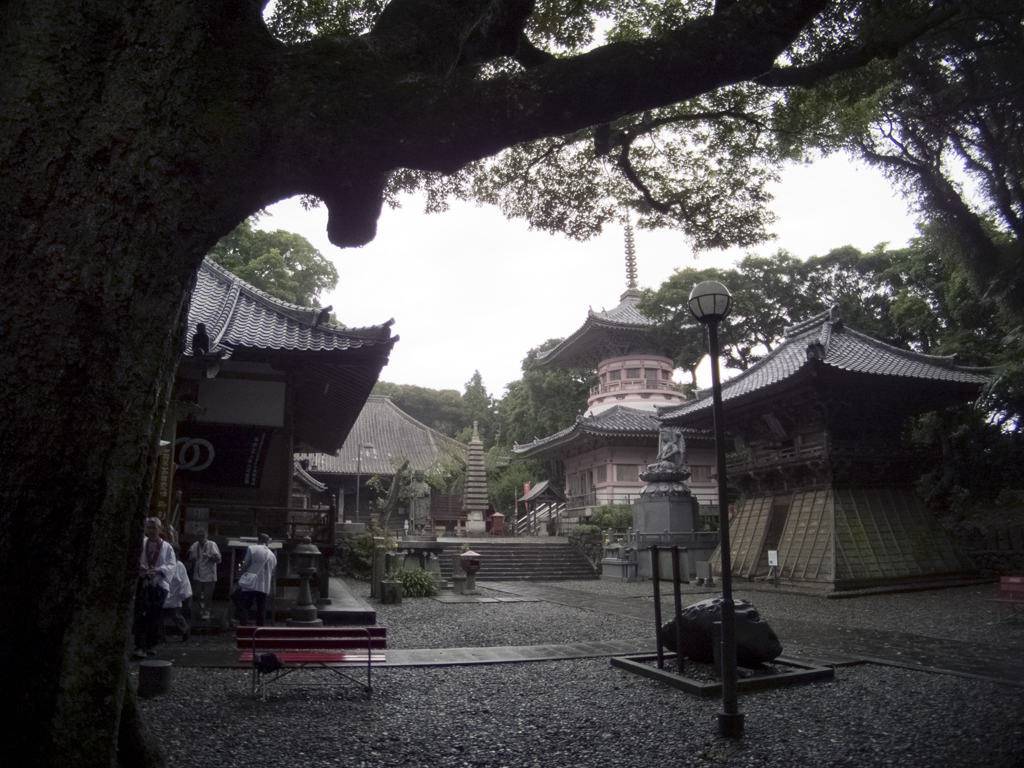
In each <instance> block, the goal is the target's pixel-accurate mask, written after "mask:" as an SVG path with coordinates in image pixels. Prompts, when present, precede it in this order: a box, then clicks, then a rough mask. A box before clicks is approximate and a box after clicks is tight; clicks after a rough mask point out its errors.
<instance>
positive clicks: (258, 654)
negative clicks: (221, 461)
mask: <svg viewBox="0 0 1024 768" xmlns="http://www.w3.org/2000/svg"><path fill="white" fill-rule="evenodd" d="M235 639H236V643H237V646H238V650H239V651H241V656H240V661H242V662H243V663H246V664H251V665H252V675H253V676H252V690H253V693H255V692H256V691H257V690H259V691H260V693H261V694H262V696H263V699H264V700H266V697H267V691H266V686H267V685H269V684H271V683H276V682H277V681H279V680H280V679H281V678H282V677H285V676H286V675H289V674H291V673H292V672H297V671H299V670H300V669H327V670H330V671H331V672H334V673H336V674H337V675H339V676H341V677H344V678H347V679H348V680H351V681H353V682H356V683H358V682H359V680H356V679H355V678H354V677H351V676H350V675H348V674H346V673H345V672H343V671H342V669H345V668H352V667H366V685H365V686H364V690H365V691H366V694H367V695H369V694H370V693H371V692H372V690H373V688H372V686H371V684H370V671H371V669H372V668H373V667H375V666H380V665H381V664H383V663H384V661H385V654H384V649H385V648H386V647H387V628H386V627H238V629H237V630H236V635H235ZM303 685H305V683H303Z"/></svg>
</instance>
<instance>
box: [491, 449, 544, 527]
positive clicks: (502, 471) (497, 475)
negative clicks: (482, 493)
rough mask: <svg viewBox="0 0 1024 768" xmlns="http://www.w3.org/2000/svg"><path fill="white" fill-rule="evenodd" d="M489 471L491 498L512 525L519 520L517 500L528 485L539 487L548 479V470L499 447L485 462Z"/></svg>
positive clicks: (497, 510)
mask: <svg viewBox="0 0 1024 768" xmlns="http://www.w3.org/2000/svg"><path fill="white" fill-rule="evenodd" d="M484 466H485V468H486V470H487V496H488V499H489V500H490V502H491V506H492V507H493V508H494V510H495V511H496V512H501V513H502V514H503V515H505V517H506V518H507V522H508V524H509V525H511V524H512V521H513V520H514V519H515V517H516V512H517V511H519V512H521V511H522V508H519V509H518V510H517V506H516V499H519V498H521V497H522V495H523V484H524V483H537V482H539V481H541V480H544V479H545V478H546V477H547V472H546V468H545V466H544V465H543V464H542V463H540V462H537V461H531V460H529V459H523V458H520V457H519V456H516V455H515V454H514V453H510V452H509V450H508V449H507V448H504V447H500V446H495V447H494V448H492V449H491V450H490V451H488V452H487V455H486V456H485V458H484Z"/></svg>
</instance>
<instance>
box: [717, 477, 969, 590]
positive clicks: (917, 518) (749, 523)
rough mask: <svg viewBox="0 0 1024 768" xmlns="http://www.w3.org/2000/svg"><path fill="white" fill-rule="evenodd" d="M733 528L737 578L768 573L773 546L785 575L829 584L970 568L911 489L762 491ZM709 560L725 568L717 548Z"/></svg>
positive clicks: (852, 585)
mask: <svg viewBox="0 0 1024 768" xmlns="http://www.w3.org/2000/svg"><path fill="white" fill-rule="evenodd" d="M730 534H731V535H730V539H731V542H732V555H733V556H732V573H733V576H734V577H736V578H745V579H756V578H762V577H765V576H767V575H768V572H769V566H768V551H769V550H772V549H774V550H777V551H778V553H779V569H778V576H779V578H780V579H782V580H784V581H786V582H789V583H793V584H800V583H803V584H807V585H812V586H816V587H818V588H827V589H837V590H841V589H851V588H858V587H860V586H871V585H875V584H884V583H887V582H888V583H899V582H901V581H912V580H914V579H923V578H927V577H947V576H952V575H957V574H963V573H965V572H966V571H970V570H971V566H970V563H969V561H968V560H967V559H966V558H965V557H964V556H963V555H962V554H961V553H960V552H959V551H958V550H957V548H956V547H955V546H954V544H953V542H952V541H951V540H950V539H949V537H948V536H947V535H946V534H945V532H944V531H943V530H942V529H941V528H940V526H939V525H938V523H937V522H936V521H935V520H934V518H933V516H932V515H931V513H930V512H929V511H928V509H927V508H926V507H925V506H924V504H923V503H922V502H921V501H920V500H919V499H918V498H917V496H916V495H915V494H914V491H913V490H912V489H909V488H899V487H882V488H838V489H837V488H832V487H818V488H813V489H805V490H796V491H777V492H774V493H766V494H761V495H758V496H755V497H751V498H748V499H746V500H745V501H744V502H743V504H742V505H741V506H740V508H739V511H738V512H737V515H736V517H735V519H734V520H733V521H732V524H731V531H730ZM711 566H712V569H713V571H714V572H715V573H718V574H721V567H722V562H721V551H720V549H719V550H716V551H715V553H714V555H713V556H712V558H711Z"/></svg>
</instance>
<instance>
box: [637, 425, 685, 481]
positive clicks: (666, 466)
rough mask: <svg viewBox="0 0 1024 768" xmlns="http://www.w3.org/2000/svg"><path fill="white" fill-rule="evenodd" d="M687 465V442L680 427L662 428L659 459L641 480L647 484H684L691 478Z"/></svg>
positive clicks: (659, 437)
mask: <svg viewBox="0 0 1024 768" xmlns="http://www.w3.org/2000/svg"><path fill="white" fill-rule="evenodd" d="M685 464H686V441H685V440H684V439H683V430H682V429H680V428H679V427H662V428H661V431H660V432H659V433H658V457H657V458H656V459H655V460H654V463H653V464H648V465H647V471H646V472H642V473H641V474H640V479H641V480H643V481H644V482H647V483H666V482H677V483H678V482H682V481H684V480H686V479H687V478H689V477H690V473H689V472H687V471H686V470H685V469H684V468H683V467H684V465H685Z"/></svg>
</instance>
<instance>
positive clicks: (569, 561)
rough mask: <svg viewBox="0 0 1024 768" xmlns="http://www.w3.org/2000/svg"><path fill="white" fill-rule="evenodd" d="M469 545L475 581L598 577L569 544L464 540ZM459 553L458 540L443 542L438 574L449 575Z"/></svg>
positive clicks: (555, 579)
mask: <svg viewBox="0 0 1024 768" xmlns="http://www.w3.org/2000/svg"><path fill="white" fill-rule="evenodd" d="M466 543H467V544H468V545H469V548H470V549H471V550H472V551H474V552H476V553H478V554H479V555H480V560H481V564H482V565H481V568H480V572H479V573H477V576H476V580H477V581H478V582H487V581H558V580H568V579H598V578H600V573H599V572H598V571H597V570H595V569H594V568H593V567H591V565H590V563H589V562H588V561H587V559H586V558H585V557H584V556H583V555H582V554H581V553H579V552H578V551H577V550H575V549H574V548H573V547H572V546H571V545H570V544H565V543H560V542H551V543H533V542H524V541H522V540H521V539H520V540H518V541H515V542H503V541H468V542H466ZM461 554H462V544H461V542H460V543H456V542H450V541H448V542H445V548H444V553H443V554H442V555H441V558H440V560H441V575H442V576H443V577H444V578H445V579H451V577H452V561H453V559H454V558H457V557H459V555H461Z"/></svg>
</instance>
